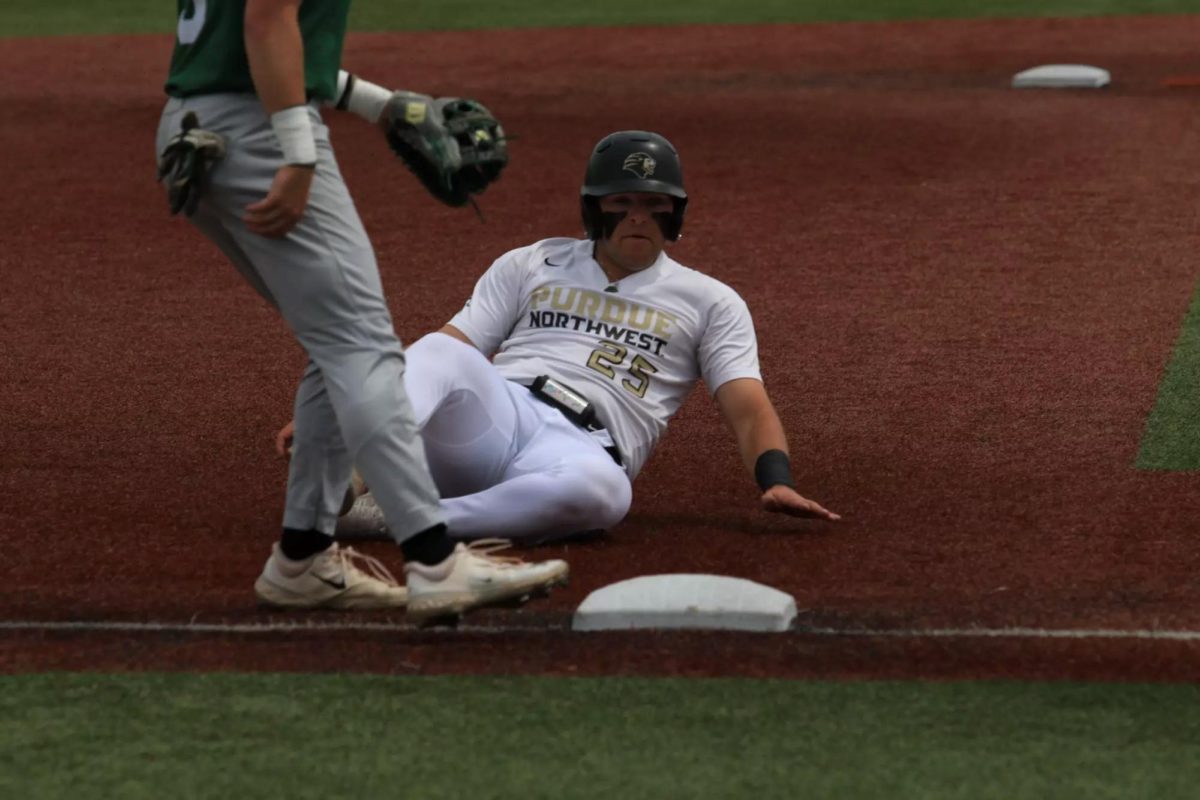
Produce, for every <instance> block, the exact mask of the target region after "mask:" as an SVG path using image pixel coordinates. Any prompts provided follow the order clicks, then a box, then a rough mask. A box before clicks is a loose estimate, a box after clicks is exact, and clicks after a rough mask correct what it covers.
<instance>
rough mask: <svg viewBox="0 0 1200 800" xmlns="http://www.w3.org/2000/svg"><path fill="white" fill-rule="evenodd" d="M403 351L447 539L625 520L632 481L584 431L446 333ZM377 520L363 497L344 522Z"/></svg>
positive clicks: (520, 534) (359, 524)
mask: <svg viewBox="0 0 1200 800" xmlns="http://www.w3.org/2000/svg"><path fill="white" fill-rule="evenodd" d="M407 355H408V367H407V369H406V370H405V376H404V380H405V385H406V387H407V388H408V394H409V397H411V398H412V402H413V407H414V410H415V412H416V417H417V425H418V427H419V428H420V430H421V438H422V440H423V441H424V443H425V452H426V455H427V456H428V458H429V464H430V469H431V471H432V473H433V475H434V478H435V480H436V481H437V485H438V489H439V491H440V492H441V494H442V503H441V505H442V510H443V512H444V513H445V515H446V521H447V524H448V525H449V528H450V531H451V535H453V536H455V537H457V538H464V539H475V538H483V537H489V536H503V537H505V538H512V539H522V538H530V539H544V538H547V537H553V536H560V535H564V534H570V533H577V532H580V531H585V530H594V529H598V528H608V527H612V526H613V525H616V524H617V523H618V522H620V521H621V519H622V518H624V516H625V514H626V513H627V512H628V509H629V503H630V499H631V488H630V485H629V479H628V477H627V476H626V474H625V471H624V470H623V469H621V467H619V466H618V465H617V464H616V463H615V462H614V461H613V460H612V457H611V456H609V455H608V453H607V452H605V451H604V449H603V448H602V447H601V446H600V445H599V444H598V443H597V442H596V441H595V440H594V439H593V438H592V437H591V435H590V434H588V433H586V432H584V431H582V430H581V429H579V428H578V427H576V426H575V425H574V424H572V423H571V422H569V421H568V420H567V419H566V418H565V417H563V416H562V414H560V413H559V412H558V411H556V410H554V409H552V408H550V407H549V406H546V405H545V404H543V403H541V402H540V401H538V400H536V399H534V398H533V396H532V395H531V394H530V393H529V392H528V390H527V389H525V388H524V387H521V386H518V385H516V384H513V383H512V382H510V381H507V380H505V379H504V377H503V376H501V375H500V373H499V372H497V371H496V369H495V367H494V366H493V365H492V364H491V362H490V361H488V360H487V359H486V358H485V357H484V356H483V355H482V354H481V353H480V352H479V351H478V350H476V349H475V348H474V347H471V346H470V345H467V344H464V343H463V342H460V341H458V340H457V339H454V338H453V337H450V336H447V335H445V334H441V333H433V334H429V335H428V336H425V337H423V338H422V339H420V340H418V341H417V342H415V343H414V344H412V345H411V346H410V347H409V348H408V350H407ZM381 522H382V520H380V519H379V515H378V512H377V510H376V509H374V508H373V507H372V504H371V503H370V502H367V503H360V505H359V507H358V508H357V509H356V511H355V515H354V518H353V519H350V520H348V523H347V527H348V528H351V529H352V530H354V531H357V532H362V531H369V530H372V529H374V530H378V527H379V526H380V524H381Z"/></svg>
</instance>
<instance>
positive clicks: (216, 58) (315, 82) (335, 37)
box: [165, 0, 350, 100]
mask: <svg viewBox="0 0 1200 800" xmlns="http://www.w3.org/2000/svg"><path fill="white" fill-rule="evenodd" d="M176 6H177V8H178V12H179V18H178V25H177V26H176V29H175V52H174V53H172V55H171V70H170V73H169V74H168V75H167V85H166V87H165V88H166V91H167V94H169V95H171V96H172V97H188V96H190V95H196V94H216V93H218V92H253V91H254V81H253V80H252V79H251V77H250V64H249V62H247V60H246V45H245V43H244V41H243V21H244V19H245V15H246V0H176ZM349 13H350V0H305V1H304V2H302V3H301V4H300V34H301V36H302V37H303V39H304V86H305V90H306V91H307V93H308V97H309V99H314V98H315V99H318V100H333V99H334V94H335V93H336V91H337V72H338V68H339V67H340V66H341V63H342V43H343V41H344V40H345V38H346V17H347V15H348V14H349Z"/></svg>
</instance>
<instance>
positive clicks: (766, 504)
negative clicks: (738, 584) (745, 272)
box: [277, 131, 840, 540]
mask: <svg viewBox="0 0 1200 800" xmlns="http://www.w3.org/2000/svg"><path fill="white" fill-rule="evenodd" d="M581 206H582V215H583V225H584V229H585V230H586V232H587V236H588V238H587V239H583V240H576V239H546V240H544V241H540V242H537V243H536V244H533V245H530V246H528V247H523V248H520V249H518V250H513V251H511V252H509V253H506V254H505V255H504V256H502V257H501V258H500V259H498V260H497V261H496V262H495V263H494V264H492V266H491V268H490V269H488V270H487V272H485V273H484V275H483V277H482V278H480V280H479V282H478V283H477V284H476V286H475V291H474V293H473V294H472V296H471V298H470V300H469V301H468V302H467V304H466V305H465V306H464V307H463V309H462V310H461V311H459V312H458V314H456V315H455V316H454V318H453V319H451V320H450V323H449V324H448V325H446V326H445V327H444V328H442V329H441V331H439V332H437V333H433V334H430V335H428V336H425V337H424V338H422V339H420V340H419V341H417V342H416V343H415V344H413V345H412V346H411V347H410V348H409V349H408V351H407V357H408V367H407V369H406V371H405V375H404V382H405V387H406V390H407V393H408V396H409V398H410V399H411V401H412V406H413V412H414V415H415V417H416V422H417V428H418V429H419V430H420V432H421V438H422V440H423V441H424V443H425V452H426V455H427V457H428V459H429V466H430V470H431V472H432V474H433V477H434V480H435V481H436V483H437V486H438V489H439V490H440V492H441V494H442V503H441V507H442V511H443V513H444V514H445V518H446V521H447V523H448V525H449V528H450V530H451V532H452V535H454V536H457V537H464V538H473V537H482V536H489V535H497V534H498V535H502V536H505V537H510V538H516V537H526V538H529V539H531V540H539V539H546V538H549V537H554V536H561V535H567V534H572V533H578V532H583V531H590V530H594V529H598V528H609V527H611V526H613V525H616V524H617V523H618V522H620V521H621V519H622V518H623V517H624V516H625V514H626V512H627V511H628V510H629V505H630V501H631V486H630V483H631V481H632V480H633V478H635V477H636V476H637V474H638V472H639V471H640V470H641V468H642V465H643V464H644V463H645V461H646V459H647V458H648V457H649V456H650V452H651V450H653V448H654V445H655V443H656V442H657V441H658V439H659V437H660V436H661V435H662V433H663V431H664V430H665V429H666V427H667V421H668V420H669V419H670V418H671V415H672V414H674V413H675V412H676V411H677V410H678V409H679V407H680V405H682V403H683V401H684V399H685V398H686V397H687V395H688V393H689V392H690V391H691V390H692V389H693V387H695V385H696V383H697V381H698V380H700V379H701V378H703V380H704V382H705V383H706V384H707V385H708V387H709V388H710V389H711V390H712V391H713V392H714V395H715V398H716V402H717V406H718V408H719V409H720V411H721V414H722V416H723V417H724V419H725V420H726V422H727V423H728V424H729V427H730V428H731V429H732V431H733V433H734V436H735V437H736V439H737V443H738V447H739V449H740V451H741V454H742V458H743V460H744V461H745V463H746V466H747V468H748V469H749V471H751V472H752V473H753V475H754V478H755V480H756V481H757V483H758V485H759V488H760V489H761V490H762V496H761V504H762V507H763V508H764V509H765V510H767V511H772V512H780V513H785V514H791V515H794V516H801V517H815V518H820V519H826V520H837V519H840V517H839V516H838V515H837V514H835V513H833V512H831V511H829V510H827V509H825V508H823V507H822V506H821V505H820V504H818V503H816V502H814V501H812V500H809V499H807V498H805V497H803V496H801V495H800V494H799V493H797V492H796V490H795V489H794V485H793V482H792V476H791V467H790V464H789V461H788V455H787V439H786V437H785V435H784V431H783V426H782V425H781V424H780V421H779V417H778V415H777V414H776V413H775V410H774V408H773V407H772V405H771V401H770V399H769V398H768V396H767V392H766V389H765V388H764V386H763V383H762V377H761V374H760V372H759V366H758V346H757V342H756V340H755V335H754V327H753V324H752V322H751V319H750V312H749V311H748V309H747V307H746V304H745V302H744V301H743V300H742V299H741V297H739V296H738V295H737V293H736V292H734V290H733V289H731V288H729V287H728V286H726V285H725V284H723V283H721V282H720V281H718V280H716V279H715V278H712V277H710V276H707V275H704V274H703V273H700V272H697V271H696V270H693V269H690V268H688V267H685V266H683V265H682V264H680V263H678V262H676V261H674V260H673V259H671V258H670V257H669V256H668V255H667V254H666V252H665V248H666V246H667V245H668V243H669V242H673V241H675V240H677V239H678V238H679V234H680V230H681V228H682V225H683V217H684V210H685V208H686V206H687V193H686V192H685V191H684V185H683V174H682V170H681V168H680V162H679V157H678V155H677V153H676V151H675V149H674V148H673V147H672V146H671V144H670V142H668V141H667V140H666V139H664V138H663V137H662V136H659V135H658V134H655V133H647V132H643V131H623V132H619V133H614V134H611V135H609V136H606V137H605V138H604V139H603V140H601V141H600V143H599V144H597V145H596V147H595V149H594V151H593V152H592V156H591V159H590V161H589V162H588V166H587V173H586V176H585V178H584V183H583V188H582V192H581ZM487 356H491V357H493V360H492V361H490V362H489V361H488V359H487ZM301 424H302V423H300V422H297V423H296V430H297V431H298V432H299V433H300V434H301V435H302V434H303V431H302V430H301ZM292 432H293V430H292V426H291V425H289V426H287V427H285V428H284V429H283V430H281V431H280V432H279V435H278V436H277V447H278V449H279V450H280V452H284V450H285V448H286V446H287V441H288V439H289V437H290V436H291V434H292ZM367 484H368V485H369V484H370V480H369V479H367ZM369 498H370V495H369V494H368V495H366V496H364V497H363V498H361V499H359V500H358V502H357V503H356V504H355V506H354V509H353V512H352V513H353V515H354V516H355V517H358V519H355V520H354V524H355V525H356V527H359V528H360V529H361V527H362V526H363V524H364V523H365V524H367V525H368V526H369V525H371V524H373V520H372V519H371V518H372V517H378V512H377V510H376V507H375V506H374V505H373V504H372V503H371V502H370V501H369ZM364 516H365V517H366V518H367V519H365V520H364V519H362V517H364ZM378 522H379V523H380V524H382V520H378Z"/></svg>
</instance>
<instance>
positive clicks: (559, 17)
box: [0, 0, 1200, 37]
mask: <svg viewBox="0 0 1200 800" xmlns="http://www.w3.org/2000/svg"><path fill="white" fill-rule="evenodd" d="M1192 11H1200V7H1198V3H1197V0H854V2H849V1H848V0H658V2H654V3H647V2H644V0H605V2H603V3H583V2H574V1H571V2H568V1H567V0H357V2H355V3H354V4H353V5H352V6H351V25H352V27H354V28H356V29H358V30H401V29H414V30H429V29H447V28H495V27H528V26H542V25H646V24H682V23H709V22H735V23H741V22H744V23H751V22H817V21H838V20H889V19H913V18H941V17H988V16H994V17H1041V16H1079V15H1093V14H1151V13H1187V12H1192ZM174 25H175V3H172V2H169V0H105V2H103V3H98V2H96V0H55V2H45V1H44V0H4V2H3V3H0V37H3V36H52V35H55V34H65V33H74V34H87V33H151V32H167V31H170V30H172V29H173V28H174Z"/></svg>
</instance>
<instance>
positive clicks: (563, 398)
mask: <svg viewBox="0 0 1200 800" xmlns="http://www.w3.org/2000/svg"><path fill="white" fill-rule="evenodd" d="M526 388H527V389H529V391H530V393H531V394H532V395H533V396H534V397H536V398H537V399H538V400H541V401H542V402H543V403H545V404H546V405H548V406H550V407H551V408H556V409H558V411H559V413H560V414H562V415H563V416H564V417H566V418H567V419H569V420H570V421H571V422H573V423H574V424H576V425H578V426H579V427H580V428H583V429H584V430H585V431H587V432H588V433H597V432H599V431H606V430H607V429H606V428H605V427H604V426H603V425H601V424H600V422H599V420H597V419H596V410H595V407H594V406H592V404H591V403H590V402H589V401H588V400H587V398H585V397H584V396H583V395H581V394H580V393H579V392H577V391H575V390H574V389H572V388H571V387H569V386H567V385H566V384H564V383H562V382H561V381H556V380H554V379H553V378H548V377H546V376H545V375H542V376H540V377H539V378H538V379H537V380H536V381H534V382H533V383H532V384H531V385H529V386H527V387H526ZM608 438H610V439H612V434H611V433H609V434H608ZM604 452H606V453H608V454H609V456H611V457H612V460H613V461H615V462H617V466H618V467H622V468H624V466H625V462H624V461H623V460H622V459H621V451H620V450H618V449H617V445H616V440H615V439H613V444H612V445H611V446H609V447H605V448H604Z"/></svg>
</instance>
